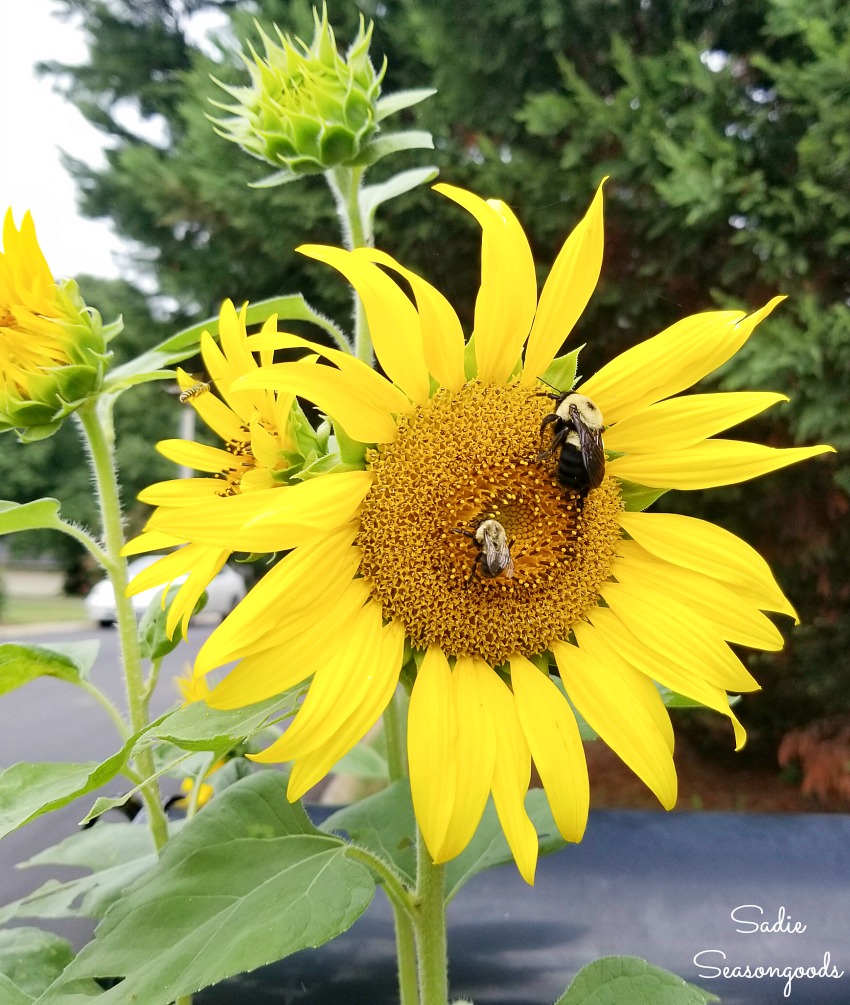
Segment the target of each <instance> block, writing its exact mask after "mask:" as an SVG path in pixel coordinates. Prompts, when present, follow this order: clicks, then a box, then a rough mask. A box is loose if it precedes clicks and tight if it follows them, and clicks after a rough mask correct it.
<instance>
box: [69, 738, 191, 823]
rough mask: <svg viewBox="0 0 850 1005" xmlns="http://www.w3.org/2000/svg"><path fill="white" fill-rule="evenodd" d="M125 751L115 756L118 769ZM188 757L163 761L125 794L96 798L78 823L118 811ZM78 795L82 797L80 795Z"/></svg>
mask: <svg viewBox="0 0 850 1005" xmlns="http://www.w3.org/2000/svg"><path fill="white" fill-rule="evenodd" d="M132 742H133V739H132V738H131V740H130V744H132ZM126 749H127V747H125V748H124V750H122V751H119V753H118V754H116V755H115V758H116V759H117V758H119V757H120V758H121V761H120V763H119V769H120V766H121V764H123V763H124V761H125V760H126V757H127V755H126V753H125V751H126ZM190 756H191V755H190V754H188V753H181V754H180V755H179V756H178V757H172V758H171V759H170V760H165V761H164V763H163V764H161V765H160V766H159V767H158V768H157V770H156V771H154V772H153V774H151V775H148V776H147V777H146V778H143V779H141V781H139V783H138V784H137V785H134V786H133V787H132V788H131V789H128V790H127V791H126V792H123V793H122V794H121V795H120V796H98V798H97V799H95V801H94V805H93V806H92V807H91V809H90V810H89V811H88V813H86V815H85V816H84V817H83V819H82V820H81V821H80V823H81V824H87V823H91V821H92V820H96V819H97V818H98V817H101V816H103V814H104V813H106V812H108V811H109V810H114V809H118V807H119V806H123V805H124V804H125V803H126V802H127V801H128V800H129V799H130V798H132V797H133V796H134V795H135V794H136V793H137V792H139V791H140V790H141V789H142V786H143V785H144V784H145V782H150V781H153V780H154V779H156V778H159V777H160V775H165V774H171V773H172V772H173V771H174V769H175V768H176V767H177V765H178V764H181V763H182V762H183V761H185V760H186V759H187V758H188V757H190ZM93 787H94V786H93ZM85 791H88V790H85ZM79 794H80V795H82V793H79Z"/></svg>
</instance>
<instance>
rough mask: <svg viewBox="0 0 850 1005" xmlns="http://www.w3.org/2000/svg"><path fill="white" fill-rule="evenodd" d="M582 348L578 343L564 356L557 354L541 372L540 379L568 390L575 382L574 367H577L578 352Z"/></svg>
mask: <svg viewBox="0 0 850 1005" xmlns="http://www.w3.org/2000/svg"><path fill="white" fill-rule="evenodd" d="M583 348H584V346H583V345H580V346H579V347H578V349H573V351H572V352H568V353H567V354H566V356H559V357H558V358H557V359H553V360H552V362H551V363H550V364H549V366H547V367H546V371H545V372H544V373H543V374H541V377H540V379H541V380H544V381H545V382H546V383H547V384H551V385H552V387H556V388H557V389H558V390H559V391H569V390H570V388H572V386H573V384H575V382H576V369H577V367H578V354H579V353H580V352H581V351H582V349H583Z"/></svg>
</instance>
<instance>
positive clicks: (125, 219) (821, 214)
mask: <svg viewBox="0 0 850 1005" xmlns="http://www.w3.org/2000/svg"><path fill="white" fill-rule="evenodd" d="M62 2H63V4H64V8H65V9H66V11H67V12H68V14H69V16H73V17H76V18H78V19H79V21H80V23H81V25H82V27H83V29H84V31H85V32H86V34H87V37H88V39H89V46H90V59H89V62H88V63H87V64H85V65H84V66H82V67H68V66H59V65H53V66H51V67H50V68H49V69H50V70H51V72H52V73H53V74H55V75H56V79H57V81H58V82H59V84H60V85H61V86H62V87H63V88H64V90H65V92H66V94H67V95H68V96H69V98H70V99H71V100H72V101H74V103H75V104H76V105H77V106H78V107H79V108H80V109H81V110H82V111H83V112H84V114H86V115H87V117H88V118H90V119H91V121H93V122H94V123H96V124H97V125H98V126H99V127H100V128H101V129H102V130H103V131H104V133H105V134H106V135H107V136H108V137H109V139H110V149H109V152H108V155H107V156H108V163H107V166H106V168H105V169H103V170H99V169H92V168H89V167H87V166H85V165H83V164H80V163H75V164H72V165H71V167H72V170H73V172H74V174H75V176H76V177H77V179H78V182H79V185H80V189H81V193H82V206H83V210H84V212H85V213H86V214H87V215H90V216H104V215H109V216H111V217H112V218H113V220H114V221H115V224H116V226H117V228H118V229H119V231H120V232H121V233H123V234H124V235H126V236H128V237H131V238H134V239H135V240H137V241H139V242H140V243H141V244H142V245H143V246H144V247H145V248H146V249H150V251H149V252H146V255H145V258H146V261H145V268H146V269H147V271H148V272H149V273H151V274H152V275H153V276H155V278H156V281H157V283H158V284H159V287H160V289H161V290H162V291H163V292H164V293H166V294H168V295H169V296H172V297H174V298H175V300H176V301H177V303H178V304H179V305H180V310H181V311H183V312H184V313H185V314H187V315H193V316H196V317H197V316H203V315H205V314H210V313H213V312H215V311H216V310H217V308H218V304H219V303H220V301H221V299H222V298H223V297H225V296H230V297H232V298H233V299H234V300H236V301H241V300H244V299H251V300H256V299H258V298H261V297H265V296H271V295H274V294H278V293H282V292H295V291H298V290H300V291H302V292H303V293H304V294H305V296H306V297H307V298H308V300H311V301H313V302H315V303H316V304H317V305H320V306H321V307H322V308H323V309H325V310H329V311H331V312H333V311H336V312H337V314H338V317H340V318H344V317H345V312H346V309H347V303H348V298H347V294H346V292H345V289H344V288H343V286H342V284H341V283H336V282H327V272H326V271H325V270H321V269H317V268H315V267H313V266H312V265H311V264H310V263H307V262H304V261H303V260H301V259H300V257H299V256H298V255H295V254H294V253H293V251H292V249H293V248H294V247H295V246H296V245H297V244H299V243H301V242H302V241H319V242H324V243H328V242H333V241H335V240H336V239H337V238H336V221H335V217H334V216H333V213H332V210H331V207H330V204H329V199H328V196H327V193H326V191H325V189H324V183H323V181H322V179H321V178H317V177H313V178H308V179H306V180H302V181H299V182H297V183H294V184H290V185H286V186H281V187H278V188H272V189H251V188H249V187H248V184H249V183H250V182H252V181H257V180H259V179H260V178H262V177H263V176H264V175H265V174H267V173H268V169H267V168H266V167H265V166H264V165H263V164H261V163H260V162H254V161H252V160H251V159H250V158H248V157H246V156H244V155H243V154H242V153H241V152H240V151H238V150H237V149H236V148H235V147H234V146H233V145H232V144H230V143H228V142H226V141H225V140H223V139H221V138H220V137H218V136H217V135H216V134H215V133H214V132H213V130H212V128H211V127H210V124H209V122H208V121H207V119H206V118H205V114H206V113H207V112H208V111H210V106H209V104H208V101H209V99H210V98H215V99H218V98H220V97H221V94H222V92H221V91H220V90H219V88H218V87H217V86H216V85H215V84H213V83H212V82H211V81H210V79H209V75H210V74H211V73H212V74H214V75H215V76H216V77H217V78H219V79H220V80H222V81H224V82H228V83H237V82H244V79H245V71H244V68H242V67H241V64H240V63H239V61H238V59H237V58H236V56H235V52H236V50H237V49H238V48H239V47H240V46H242V45H243V44H244V42H245V40H246V39H249V38H254V39H255V38H256V29H255V27H254V24H253V18H254V16H256V17H257V19H258V20H259V21H260V22H261V23H263V24H268V23H270V22H276V23H277V24H278V25H280V26H281V27H282V28H283V29H284V30H286V31H291V32H294V33H295V34H300V35H302V36H303V37H306V38H309V37H310V34H311V18H312V14H311V9H310V5H309V4H308V3H307V2H306V0H258V2H254V3H251V4H247V3H239V2H214V0H190V2H186V0H182V2H179V3H178V2H177V0H146V2H139V0H110V2H107V0H62ZM361 6H362V8H363V11H364V13H365V14H366V16H367V17H371V18H373V19H374V20H375V36H374V42H373V53H374V54H375V59H376V61H378V60H380V58H381V55H383V54H386V55H387V57H388V60H389V68H388V73H387V77H386V83H385V86H386V89H387V90H396V89H400V88H405V87H421V86H428V85H433V86H436V87H437V88H438V94H437V95H436V96H435V97H434V98H432V99H430V100H429V101H428V102H425V103H424V104H422V105H420V106H417V107H416V109H414V110H412V111H411V112H410V113H409V115H410V117H411V119H415V120H416V121H417V122H418V123H419V124H420V125H421V126H422V127H424V128H428V129H430V130H431V131H432V132H433V133H434V135H435V139H436V144H437V149H436V150H435V151H434V153H433V155H432V158H433V159H434V162H435V163H438V164H439V166H440V168H441V173H442V177H443V178H444V179H445V180H448V181H451V182H453V183H456V184H461V185H468V186H469V187H471V188H473V189H474V190H475V191H477V192H480V193H482V194H484V195H498V196H499V197H500V198H503V199H505V200H506V201H508V202H509V203H510V204H511V205H512V206H513V207H514V209H515V210H516V212H517V213H518V215H519V217H520V219H521V220H522V221H523V223H524V224H525V226H526V228H527V229H528V231H529V235H530V239H531V240H532V243H533V246H534V251H535V256H536V260H537V261H538V263H539V264H540V267H541V274H545V270H547V269H548V265H549V264H550V262H551V260H552V258H553V257H554V254H555V252H556V250H557V248H558V246H559V243H560V241H561V240H562V238H563V235H564V234H565V233H566V232H567V231H568V229H569V228H570V226H571V225H572V224H573V223H574V222H575V220H576V219H577V218H578V216H579V214H580V213H581V212H582V211H583V209H584V207H585V206H586V205H587V202H588V200H589V196H590V193H591V192H592V190H593V188H594V186H595V184H597V183H598V181H599V179H600V178H601V177H602V176H603V175H605V174H608V175H610V181H609V182H608V185H607V201H606V257H605V265H604V268H603V279H602V283H601V286H600V289H599V290H598V291H597V294H596V296H595V297H594V299H593V301H592V304H591V307H590V309H589V311H588V312H587V314H586V316H585V317H584V318H583V319H582V321H581V322H580V325H579V328H578V330H577V331H576V333H575V335H574V336H573V341H574V344H580V343H582V342H587V349H586V350H585V353H584V354H583V356H582V364H581V368H582V370H583V371H584V372H585V373H589V372H592V370H593V369H595V368H596V367H597V366H598V365H600V364H601V363H602V362H604V361H605V360H606V359H608V358H610V357H611V356H612V355H613V354H614V353H615V352H617V351H619V350H621V349H623V348H625V347H626V346H628V345H631V344H633V343H634V342H636V341H638V340H640V339H643V338H645V337H647V336H648V335H650V334H652V333H654V332H656V331H659V330H661V329H662V328H663V327H665V326H666V325H668V324H670V323H671V322H672V321H673V320H675V319H676V318H679V317H681V316H683V315H685V314H688V313H693V312H696V311H700V310H706V309H710V308H712V307H714V306H716V305H723V306H725V307H734V306H747V307H752V308H754V307H756V306H759V305H760V304H761V303H763V302H764V301H765V300H767V299H768V298H769V297H770V296H771V295H773V294H775V293H776V292H788V293H790V294H792V299H791V300H790V301H788V302H787V303H785V304H783V305H782V307H781V308H780V309H779V310H778V311H777V312H776V314H775V315H774V316H773V317H772V318H771V319H769V320H768V321H767V322H765V324H763V325H762V326H761V327H760V329H759V330H758V333H757V334H756V336H754V338H753V339H752V340H751V342H750V344H749V345H748V347H747V348H746V350H745V351H744V353H742V354H740V355H739V356H738V357H736V359H735V360H734V362H733V364H732V366H731V367H728V368H726V369H724V370H721V371H720V372H719V373H718V374H716V375H714V377H713V378H711V380H710V381H709V383H710V384H713V385H714V386H721V387H723V388H728V389H731V388H735V387H739V386H749V387H753V386H754V387H764V388H771V389H783V390H785V391H787V392H789V393H790V394H791V395H792V397H793V401H792V404H790V405H788V406H785V407H782V408H777V409H774V410H773V412H772V413H771V414H770V415H769V416H768V417H767V418H765V419H761V420H759V423H760V427H759V428H760V431H761V432H762V434H763V433H764V430H765V428H766V429H767V430H768V433H769V437H770V439H771V440H772V441H773V442H775V443H777V444H787V443H790V442H799V441H803V440H806V441H827V442H831V443H832V444H833V445H835V446H836V447H838V448H839V449H844V450H846V449H847V448H848V447H850V420H848V415H847V408H846V388H847V375H848V372H850V312H848V303H850V277H848V274H847V270H846V264H842V263H846V261H847V254H848V246H849V245H850V140H848V133H847V129H846V122H847V114H848V109H850V74H848V72H847V67H848V66H850V8H848V6H847V5H846V4H842V3H839V2H838V0H753V2H748V3H744V2H741V0H651V2H649V3H647V2H645V0H570V2H568V3H567V2H564V0H543V2H541V3H539V4H524V3H520V2H519V0H495V2H487V3H484V2H481V0H478V2H471V3H466V4H463V5H458V4H457V3H455V2H454V0H385V2H383V3H381V4H375V3H367V2H366V0H363V3H362V5H361ZM210 10H214V11H218V12H219V13H222V14H226V15H227V16H228V27H227V28H226V29H225V30H223V31H222V32H220V38H219V40H218V42H217V43H216V45H215V47H214V49H213V50H210V49H209V47H207V49H205V51H201V49H199V48H198V47H196V46H193V45H192V44H191V43H190V42H189V41H188V35H187V27H188V23H189V22H188V19H189V18H190V17H191V15H192V14H194V13H196V12H199V11H207V12H208V11H210ZM329 14H330V18H331V21H332V23H333V24H334V27H335V30H336V32H337V37H338V39H340V40H341V41H342V42H343V43H344V40H345V39H347V38H351V37H353V35H354V32H355V29H356V20H357V16H358V9H357V7H356V6H355V5H354V4H351V3H338V2H336V3H335V2H331V3H330V4H329ZM128 107H130V108H132V109H133V111H134V112H135V114H136V116H137V117H138V118H139V119H140V120H141V121H143V122H145V123H147V124H148V126H150V125H151V124H155V125H156V127H157V132H158V134H159V138H158V139H157V140H155V141H154V140H151V139H148V138H145V136H146V135H148V133H147V131H145V132H143V131H142V130H141V129H140V128H131V127H129V126H128V125H127V124H126V123H127V114H126V113H127V108H128ZM405 157H407V158H408V159H409V163H410V165H414V164H421V163H422V157H421V153H420V152H414V153H411V154H409V155H399V157H398V158H397V159H393V163H392V168H391V169H390V168H388V169H387V170H397V169H398V168H399V167H400V166H404V165H403V161H404V158H405ZM375 176H376V178H379V177H380V176H381V170H380V165H379V166H378V167H377V168H376V169H375ZM378 242H379V243H380V244H381V246H382V247H384V248H386V250H388V251H389V252H391V253H393V254H395V255H396V256H397V257H399V258H400V259H401V260H402V261H404V262H405V263H406V264H408V265H410V266H411V267H414V268H416V269H418V270H419V271H421V272H422V273H423V274H424V275H426V276H427V277H428V278H429V279H430V280H431V281H432V282H434V283H435V284H436V285H437V286H438V287H439V288H441V289H442V290H444V292H446V294H447V295H448V296H449V297H450V299H451V300H452V302H453V303H454V304H455V305H456V306H457V307H458V309H459V311H460V313H461V315H462V317H463V318H464V319H465V320H467V321H468V320H469V319H470V318H471V314H472V309H473V302H472V297H473V295H474V291H475V289H476V288H477V273H478V258H477V256H478V251H477V234H476V231H475V228H474V227H471V226H470V225H469V221H468V220H466V219H465V218H464V216H463V214H461V213H458V212H457V210H456V209H455V208H454V207H452V206H450V205H448V204H443V202H442V201H441V200H435V199H434V198H433V196H431V195H429V194H428V193H426V192H423V191H421V190H417V191H415V192H413V193H410V194H408V195H407V196H404V197H402V198H399V199H398V200H395V201H394V202H392V203H390V204H388V205H387V206H385V207H384V211H382V216H381V221H380V225H379V229H378ZM317 283H321V284H323V285H322V286H321V289H319V288H317V285H316V284H317ZM747 428H755V426H751V427H744V429H743V431H742V432H740V433H736V434H734V435H743V436H746V433H747ZM848 489H850V469H848V467H847V466H846V464H845V465H842V463H841V462H840V461H838V460H835V461H832V462H830V461H819V462H817V463H814V464H811V465H807V466H806V467H805V468H803V469H800V470H796V469H795V470H794V471H792V472H785V473H784V474H780V475H777V476H773V477H772V478H771V479H770V480H769V482H768V481H766V482H764V483H762V482H759V481H756V482H755V483H752V484H748V485H747V486H746V487H745V488H732V489H729V490H728V491H727V492H726V493H725V494H724V493H718V492H713V493H712V499H713V500H714V499H716V498H717V497H720V499H721V502H720V503H718V502H716V501H712V502H711V503H709V502H707V501H705V500H703V499H702V498H701V497H700V494H699V493H695V494H692V495H689V496H685V497H682V496H679V497H677V498H674V499H670V497H664V499H662V501H661V503H660V504H659V505H661V506H662V507H665V506H678V507H679V508H681V509H683V510H685V509H687V511H688V512H692V513H696V514H699V515H704V516H706V517H708V518H711V519H719V521H720V522H722V523H725V524H726V526H728V527H730V529H732V530H735V531H737V532H739V533H741V534H742V535H743V536H744V537H745V538H747V539H748V540H750V541H751V542H752V543H753V544H755V545H756V546H758V547H759V548H761V550H763V552H764V553H765V554H766V555H767V556H768V557H769V559H770V560H771V562H772V564H773V565H774V566H775V567H776V568H777V569H778V574H779V578H780V581H781V582H782V584H783V585H784V587H785V588H786V590H787V591H788V593H789V594H790V596H791V598H792V600H793V601H794V603H795V604H796V606H797V607H798V610H799V612H800V615H801V618H802V620H803V623H804V626H803V627H802V628H800V629H797V630H796V631H795V632H794V633H792V635H791V636H790V638H791V642H790V644H789V646H788V647H787V648H786V649H785V650H784V651H783V653H782V654H780V655H779V656H773V655H769V656H760V657H758V662H759V664H760V665H759V667H758V672H759V673H760V675H761V679H763V680H764V681H765V684H766V685H767V686H766V692H765V696H764V697H761V698H757V699H755V700H752V701H749V702H748V703H747V705H746V709H745V712H744V718H745V719H747V720H748V724H749V725H750V727H751V728H752V727H753V726H758V725H759V724H761V726H762V727H763V730H762V731H763V735H764V736H765V738H767V739H769V740H770V741H771V742H773V741H774V739H775V736H774V734H775V732H776V730H777V728H778V729H780V731H781V730H782V729H784V728H786V727H787V726H788V725H789V723H791V722H794V721H800V720H801V719H805V718H806V717H807V716H813V715H817V714H822V711H823V708H824V703H826V702H828V703H829V704H831V705H832V707H843V708H848V707H850V705H848V699H847V695H846V687H844V685H843V684H842V683H841V680H842V676H843V675H842V670H843V671H844V674H846V671H847V669H848V665H847V660H848V655H847V654H848V651H850V646H848V645H847V642H848V638H850V618H848V615H847V613H846V610H845V608H846V599H847V596H848V593H850V576H848V570H847V563H846V558H845V556H846V554H847V552H848V548H850V529H848V521H847V519H846V515H847V510H848V499H847V490H848ZM709 506H711V510H709V508H708V507H709ZM721 508H722V513H719V512H718V510H719V509H721ZM755 660H756V658H755V657H752V658H751V662H755ZM754 733H755V736H756V739H757V738H758V729H755V730H754ZM755 746H758V744H755Z"/></svg>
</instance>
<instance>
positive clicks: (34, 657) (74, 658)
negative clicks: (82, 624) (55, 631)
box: [0, 639, 100, 694]
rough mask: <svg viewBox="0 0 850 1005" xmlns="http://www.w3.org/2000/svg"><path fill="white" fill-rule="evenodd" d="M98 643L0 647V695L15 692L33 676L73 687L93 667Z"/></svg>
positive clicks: (90, 641)
mask: <svg viewBox="0 0 850 1005" xmlns="http://www.w3.org/2000/svg"><path fill="white" fill-rule="evenodd" d="M99 648H100V643H99V642H98V641H97V640H96V639H89V640H88V641H86V642H58V643H55V644H54V645H23V644H22V643H19V642H7V643H4V644H2V645H0V694H6V692H7V691H14V690H15V688H18V687H21V685H22V684H26V683H27V682H28V681H31V680H35V679H36V677H58V678H59V679H60V680H66V681H69V682H70V683H72V684H76V683H78V682H79V681H80V680H85V679H86V678H87V677H88V673H89V671H90V670H91V668H92V667H93V666H94V661H95V657H96V656H97V651H98V649H99Z"/></svg>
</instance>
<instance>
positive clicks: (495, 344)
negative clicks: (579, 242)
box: [434, 184, 537, 384]
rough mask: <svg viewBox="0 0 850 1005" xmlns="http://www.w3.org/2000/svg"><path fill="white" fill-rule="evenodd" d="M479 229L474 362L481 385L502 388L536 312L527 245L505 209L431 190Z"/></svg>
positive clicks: (459, 193) (445, 189)
mask: <svg viewBox="0 0 850 1005" xmlns="http://www.w3.org/2000/svg"><path fill="white" fill-rule="evenodd" d="M434 191H436V192H439V193H441V194H442V195H444V196H446V197H447V198H449V199H452V200H453V201H454V202H456V203H458V204H459V205H461V206H463V208H464V209H465V210H467V212H469V213H471V214H472V215H473V216H474V217H475V219H476V220H478V222H479V224H480V225H481V229H482V235H481V287H480V289H479V291H478V298H477V300H476V302H475V327H474V330H473V338H474V339H475V358H476V361H477V364H478V377H479V379H480V380H482V381H492V382H494V383H498V384H501V383H504V382H505V381H506V380H507V379H508V377H509V376H510V374H511V372H512V371H513V369H514V367H515V366H516V363H517V360H518V359H519V356H520V352H521V351H522V347H523V344H524V343H525V340H526V338H527V336H528V332H529V330H530V328H531V323H532V320H533V318H534V311H535V308H536V306H537V277H536V275H535V271H534V258H533V257H532V254H531V248H530V247H529V244H528V239H527V238H526V236H525V233H524V232H523V229H522V227H521V226H520V224H519V221H518V220H517V218H516V217H515V216H514V214H513V213H512V212H511V210H510V209H509V207H508V206H507V205H505V203H503V202H500V201H499V200H496V199H488V200H487V201H486V202H485V201H484V200H483V199H481V198H479V197H478V196H477V195H473V194H472V193H471V192H467V191H465V190H464V189H461V188H455V187H454V186H453V185H444V184H439V185H434Z"/></svg>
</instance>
